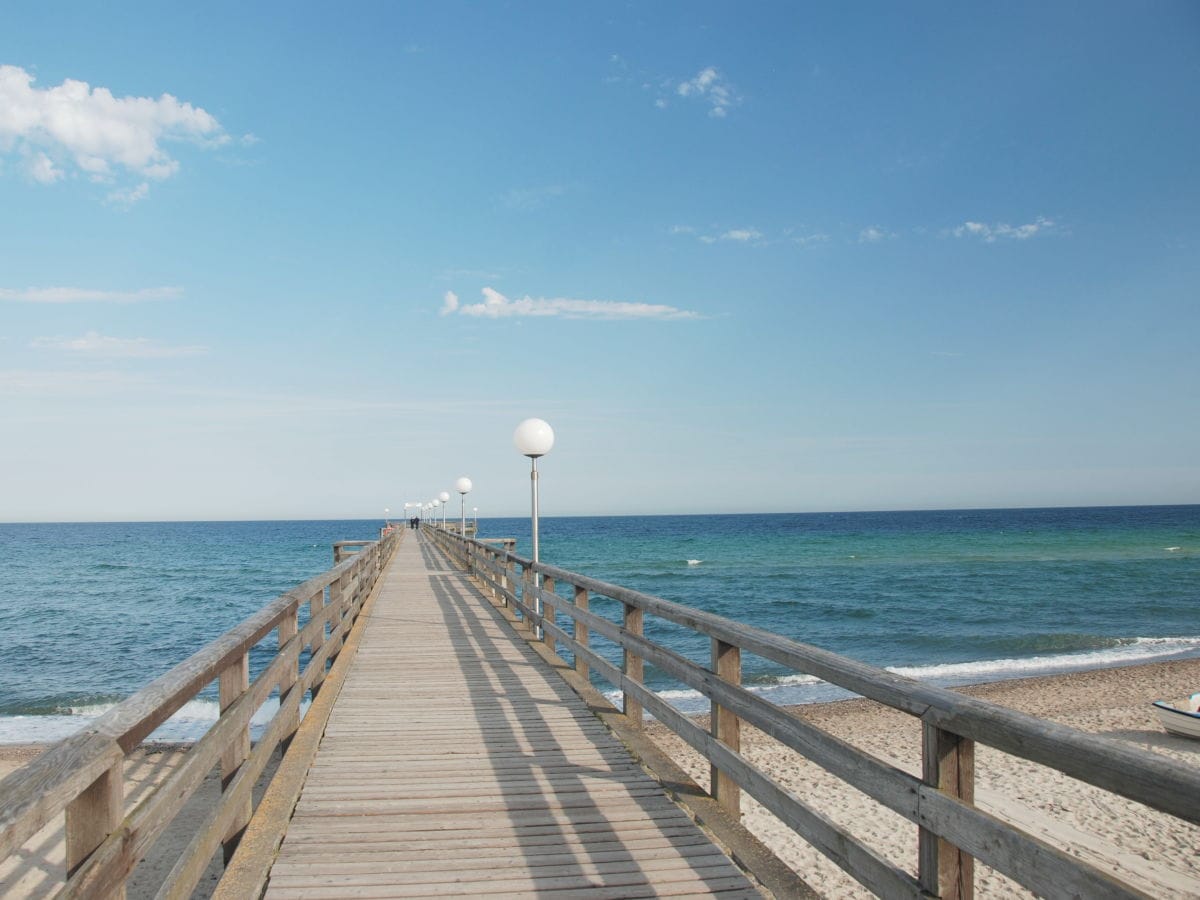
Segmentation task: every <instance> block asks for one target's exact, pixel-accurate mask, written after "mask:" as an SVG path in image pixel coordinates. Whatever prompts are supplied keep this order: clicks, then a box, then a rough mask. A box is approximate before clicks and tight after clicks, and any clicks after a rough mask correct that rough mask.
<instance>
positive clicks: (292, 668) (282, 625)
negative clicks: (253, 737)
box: [279, 601, 300, 749]
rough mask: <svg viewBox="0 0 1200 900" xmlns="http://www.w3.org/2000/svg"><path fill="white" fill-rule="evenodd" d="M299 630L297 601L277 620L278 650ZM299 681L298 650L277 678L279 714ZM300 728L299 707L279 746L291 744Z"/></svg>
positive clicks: (285, 728) (285, 747) (289, 721)
mask: <svg viewBox="0 0 1200 900" xmlns="http://www.w3.org/2000/svg"><path fill="white" fill-rule="evenodd" d="M299 630H300V603H299V601H297V602H296V603H295V605H293V606H292V607H291V608H290V609H289V610H288V614H287V615H286V616H284V617H283V618H282V619H280V620H279V649H280V650H282V649H283V648H284V647H285V646H286V645H287V642H288V641H290V640H291V639H292V638H294V637H295V636H296V634H297V633H298V632H299ZM299 680H300V650H299V648H297V650H296V658H295V660H294V661H293V662H292V664H291V665H289V666H288V667H287V669H286V670H285V671H284V673H283V675H281V676H280V678H279V712H280V715H282V714H283V704H284V703H286V702H287V699H288V695H290V694H291V693H292V691H294V690H295V689H296V682H297V681H299ZM299 728H300V707H299V705H297V706H296V711H295V712H294V713H291V714H290V715H289V716H288V718H287V722H286V723H285V724H284V726H283V736H282V737H281V738H280V745H281V746H282V747H283V748H284V749H287V746H288V744H290V743H291V742H292V735H294V734H295V733H296V731H297V729H299Z"/></svg>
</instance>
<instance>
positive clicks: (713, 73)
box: [675, 66, 742, 119]
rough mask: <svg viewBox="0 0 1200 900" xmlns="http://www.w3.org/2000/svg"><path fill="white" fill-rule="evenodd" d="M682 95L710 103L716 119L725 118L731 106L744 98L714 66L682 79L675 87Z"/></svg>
mask: <svg viewBox="0 0 1200 900" xmlns="http://www.w3.org/2000/svg"><path fill="white" fill-rule="evenodd" d="M675 93H676V94H678V95H679V96H680V97H689V98H695V99H698V100H702V101H704V102H706V103H707V104H708V105H709V110H708V114H709V115H710V116H712V117H713V118H715V119H723V118H725V116H726V115H728V114H729V110H730V108H731V107H733V106H736V105H737V104H739V103H740V102H741V100H742V98H741V97H739V96H738V95H737V92H736V91H735V90H734V88H733V85H731V84H730V83H729V82H728V80H726V78H725V76H724V75H722V74H721V73H720V72H719V71H717V69H716V68H715V67H714V66H709V67H708V68H705V69H701V70H700V72H699V73H698V74H697V75H696V77H695V78H690V79H688V80H687V81H681V82H680V83H679V84H678V85H677V86H676V88H675Z"/></svg>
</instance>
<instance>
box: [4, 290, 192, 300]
mask: <svg viewBox="0 0 1200 900" xmlns="http://www.w3.org/2000/svg"><path fill="white" fill-rule="evenodd" d="M182 296H183V288H179V287H157V288H143V289H142V290H140V291H100V290H94V289H91V288H71V287H46V288H25V289H24V290H16V289H14V288H0V301H4V300H8V301H11V302H14V303H146V302H149V301H152V300H174V299H176V298H178V297H182Z"/></svg>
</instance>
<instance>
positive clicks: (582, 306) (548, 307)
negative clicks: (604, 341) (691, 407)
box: [440, 287, 704, 320]
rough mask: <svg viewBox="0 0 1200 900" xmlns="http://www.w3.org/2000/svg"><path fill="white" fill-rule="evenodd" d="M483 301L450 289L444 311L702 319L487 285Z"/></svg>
mask: <svg viewBox="0 0 1200 900" xmlns="http://www.w3.org/2000/svg"><path fill="white" fill-rule="evenodd" d="M482 293H483V302H481V303H469V304H466V305H463V304H460V303H459V299H458V295H457V294H455V293H454V292H453V291H446V293H445V295H444V296H443V298H442V308H441V310H440V314H441V315H443V316H448V315H452V314H456V313H457V314H458V315H463V316H476V317H479V318H485V319H502V318H510V317H525V316H538V317H547V316H561V317H562V318H564V319H607V320H616V319H658V320H676V319H701V318H704V317H703V316H702V315H700V313H697V312H692V311H690V310H686V309H679V308H677V307H674V306H665V305H662V304H656V303H628V302H623V301H613V300H570V299H566V298H551V299H547V298H540V297H539V298H536V299H535V298H533V297H529V296H525V297H522V298H521V299H519V300H510V299H509V298H508V297H505V296H504V295H503V294H501V293H500V292H499V291H496V290H493V289H492V288H490V287H485V288H484V289H483V291H482Z"/></svg>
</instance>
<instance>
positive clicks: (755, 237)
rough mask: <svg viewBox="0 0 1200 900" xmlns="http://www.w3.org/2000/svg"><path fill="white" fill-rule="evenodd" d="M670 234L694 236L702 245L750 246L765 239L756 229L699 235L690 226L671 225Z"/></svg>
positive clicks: (734, 229) (729, 230) (711, 232)
mask: <svg viewBox="0 0 1200 900" xmlns="http://www.w3.org/2000/svg"><path fill="white" fill-rule="evenodd" d="M670 233H671V234H691V235H695V236H696V240H698V241H700V242H701V243H702V244H715V243H717V241H727V242H730V243H734V244H751V243H759V242H761V241H762V240H763V238H764V237H765V235H763V233H762V232H761V231H759V230H758V229H757V228H730V229H728V230H727V231H722V232H720V233H717V232H716V231H715V230H713V231H709V232H706V233H701V231H700V229H698V228H694V227H692V226H691V225H672V226H671V228H670Z"/></svg>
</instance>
